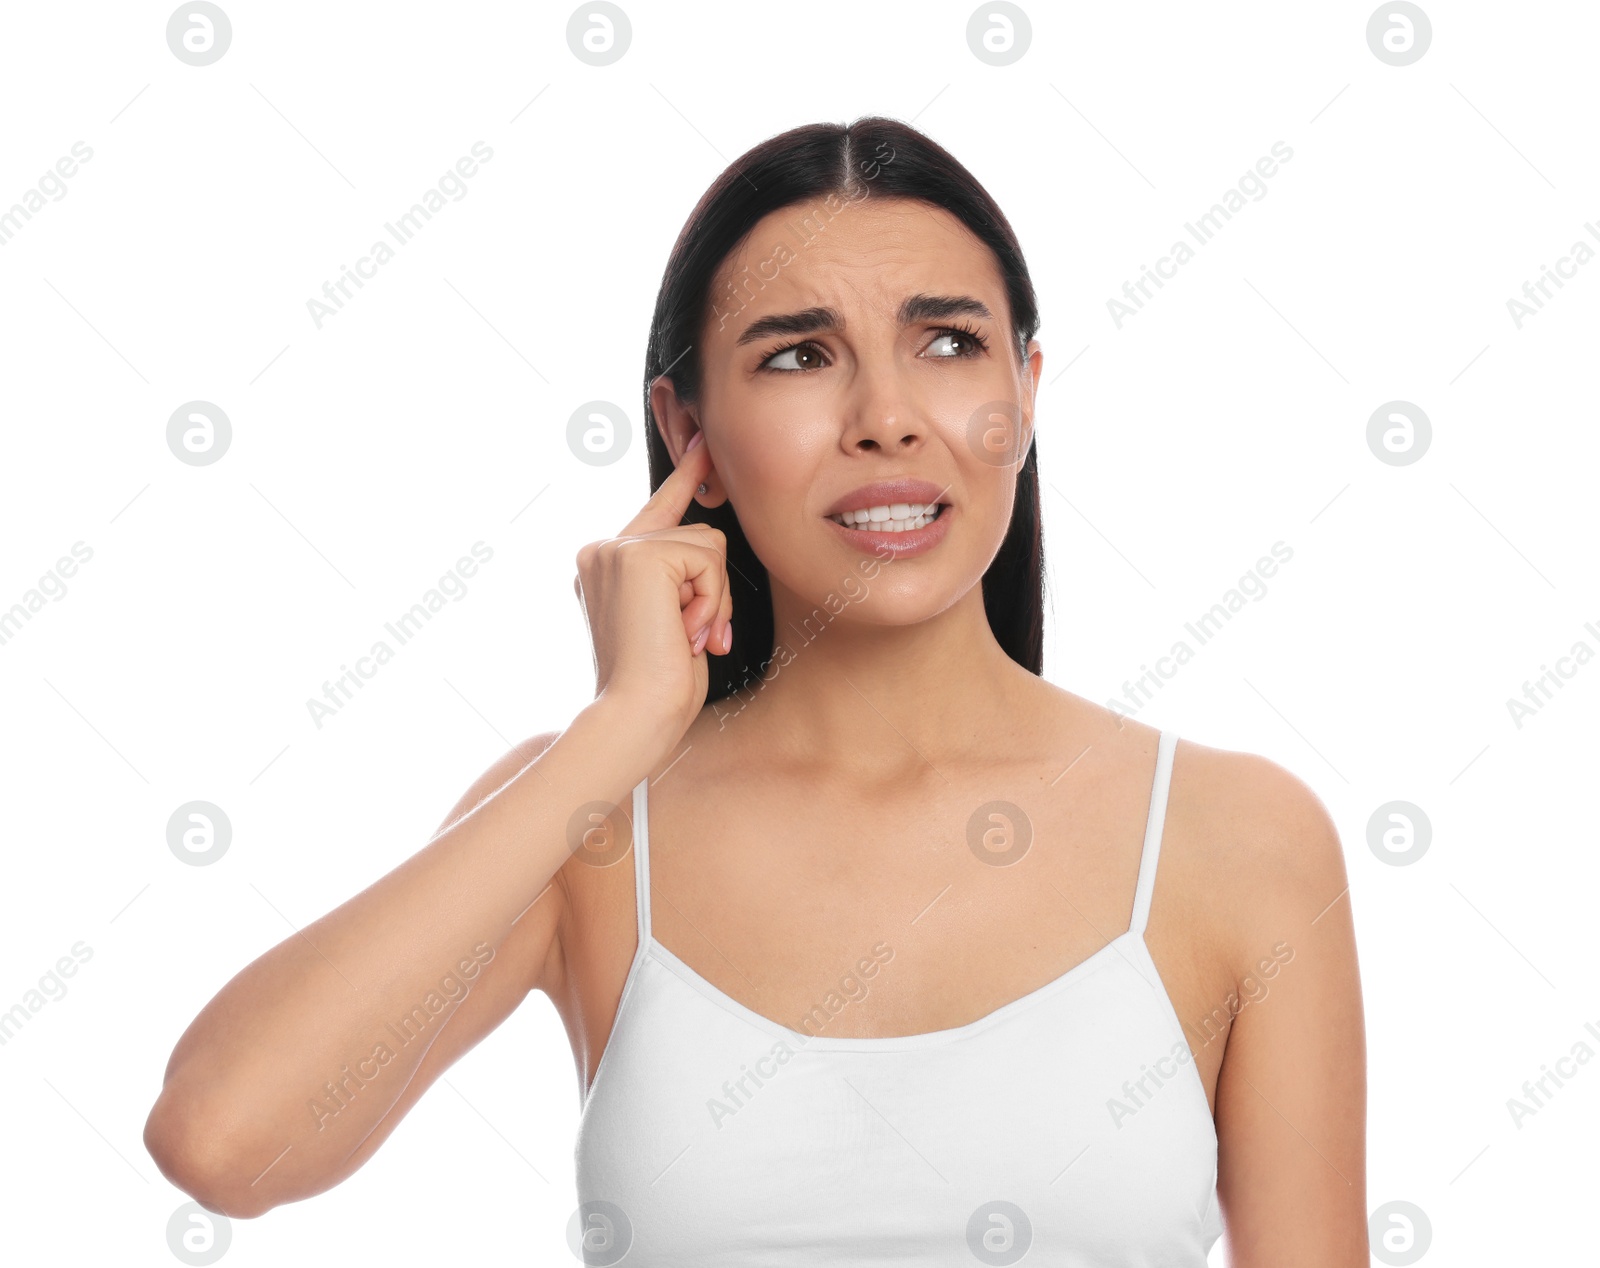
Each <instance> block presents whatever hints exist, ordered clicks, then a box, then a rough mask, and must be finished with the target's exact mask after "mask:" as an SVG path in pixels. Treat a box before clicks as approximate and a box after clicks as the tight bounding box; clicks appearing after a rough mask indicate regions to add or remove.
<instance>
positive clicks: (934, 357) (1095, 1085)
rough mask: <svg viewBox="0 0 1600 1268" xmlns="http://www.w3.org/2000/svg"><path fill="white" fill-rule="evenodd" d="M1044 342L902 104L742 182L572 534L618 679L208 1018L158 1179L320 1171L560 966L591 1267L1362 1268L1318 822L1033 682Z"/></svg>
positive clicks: (361, 1141) (1356, 1146)
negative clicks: (641, 472) (1214, 1253)
mask: <svg viewBox="0 0 1600 1268" xmlns="http://www.w3.org/2000/svg"><path fill="white" fill-rule="evenodd" d="M1037 326H1038V315H1037V311H1036V306H1035V300H1034V293H1033V288H1032V284H1031V282H1030V280H1029V277H1028V273H1027V269H1026V266H1025V264H1024V262H1023V258H1022V254H1021V251H1020V248H1019V246H1018V244H1017V241H1016V239H1015V237H1014V235H1013V233H1012V231H1011V228H1010V226H1009V224H1008V223H1007V221H1006V219H1005V217H1004V216H1003V215H1002V214H1001V212H1000V210H999V208H998V207H997V206H995V204H994V203H993V201H992V200H991V199H990V197H989V196H988V194H987V193H986V192H985V190H984V189H983V188H982V187H981V186H980V185H979V184H978V183H977V181H975V180H974V179H973V177H972V176H971V174H970V173H968V172H967V170H966V169H965V168H964V167H962V166H961V165H960V164H959V163H958V162H957V161H956V160H955V159H954V158H952V157H951V156H950V155H949V154H948V153H946V152H945V151H944V150H943V149H941V148H940V147H939V146H937V145H936V144H934V143H933V142H932V141H931V140H930V139H928V138H927V137H926V136H924V135H922V134H921V133H919V132H917V131H916V130H914V129H912V128H909V127H907V126H905V125H903V124H899V123H896V122H893V121H891V120H887V119H882V118H865V119H861V120H858V121H857V122H855V123H854V124H851V125H849V126H834V125H816V126H809V127H802V128H797V129H795V130H793V131H791V132H787V133H784V134H783V135H781V136H778V137H775V138H773V139H772V140H769V141H767V142H765V143H764V144H762V145H760V146H758V147H756V148H755V149H753V150H751V151H750V152H749V153H748V154H746V155H744V156H743V157H741V158H740V159H739V160H738V161H737V162H736V163H734V164H733V165H732V167H730V168H729V170H728V171H727V172H726V173H724V174H723V175H722V176H721V177H720V178H719V180H718V181H717V183H716V184H715V185H714V186H713V187H712V188H711V189H710V190H709V191H708V192H707V193H706V195H705V196H704V197H703V198H702V199H701V201H700V204H699V206H697V207H696V208H695V210H694V212H693V214H692V215H691V217H690V219H689V222H688V224H687V225H686V226H685V228H684V230H683V232H682V234H681V235H680V237H679V239H678V242H677V244H676V246H675V247H674V249H673V252H672V257H671V259H670V260H669V261H668V264H667V269H666V274H665V278H664V281H663V284H662V287H661V291H660V295H659V298H658V300H657V304H656V311H655V317H654V322H653V325H652V330H651V338H650V346H649V352H648V357H647V365H646V374H645V404H646V410H647V418H648V419H649V422H650V426H649V428H648V431H649V454H650V471H651V482H652V485H653V487H654V490H655V491H654V493H653V495H652V496H651V498H650V499H649V501H648V502H646V503H645V505H644V507H643V509H641V510H640V512H639V513H638V515H636V516H635V517H634V518H633V520H632V521H631V522H629V523H628V524H627V525H625V526H623V527H622V528H621V529H620V531H619V532H618V533H617V535H616V536H614V537H608V538H606V539H604V540H601V541H596V542H593V543H591V544H589V545H587V546H585V547H584V548H583V549H582V550H581V551H580V552H579V555H578V579H577V584H576V589H577V591H578V593H579V596H580V598H581V600H582V602H583V605H584V608H585V611H586V614H587V618H588V621H589V627H590V632H591V636H592V639H593V642H594V653H595V668H596V679H597V680H596V693H595V699H594V701H593V703H592V704H591V705H589V706H588V707H587V708H585V709H584V710H583V711H582V712H581V713H580V714H579V716H578V717H577V718H575V719H574V720H573V722H572V724H571V725H570V726H568V727H567V728H565V729H564V730H562V731H560V732H550V733H547V734H544V735H539V736H536V737H534V738H532V739H530V740H528V741H526V742H525V743H524V744H522V745H519V746H518V747H517V748H516V749H515V750H514V751H513V752H511V753H508V754H507V755H506V756H505V757H504V758H503V759H502V760H501V761H499V762H497V763H496V764H495V765H494V766H493V767H492V768H491V769H490V770H488V771H487V772H486V773H485V774H484V776H483V777H482V778H481V779H480V780H479V781H478V782H477V783H476V784H474V785H473V786H472V787H471V788H470V789H468V790H467V792H466V793H465V795H464V796H463V797H462V799H461V801H460V803H459V804H458V805H457V806H456V807H455V809H454V810H453V811H452V812H451V814H450V815H449V816H448V817H447V819H446V820H445V822H444V824H443V825H441V828H440V830H439V832H438V834H437V835H436V836H435V837H434V838H433V839H432V840H431V841H430V842H429V843H428V844H427V845H426V846H425V847H424V848H423V849H422V850H421V851H419V852H418V853H417V854H416V855H415V856H413V857H412V858H411V859H409V860H408V861H407V862H406V863H405V864H403V865H402V866H400V867H399V868H396V869H395V870H394V871H393V872H391V873H389V874H388V875H387V876H384V877H382V878H381V879H379V880H378V881H377V882H375V883H374V884H373V885H372V886H371V887H370V888H368V889H367V890H365V891H363V892H362V893H360V894H358V895H356V896H355V897H354V898H352V899H350V900H349V901H348V902H347V903H345V904H344V905H343V906H341V907H339V908H337V909H336V910H334V911H332V912H330V913H329V914H328V915H327V916H325V917H323V918H322V919H321V920H320V921H318V922H317V923H316V924H314V925H312V926H310V927H309V928H307V929H306V930H305V931H304V934H303V936H300V935H297V936H296V937H293V938H290V939H287V940H286V941H285V942H283V943H282V944H281V945H279V946H277V947H275V948H274V949H273V950H271V951H270V952H268V953H267V954H266V955H264V956H262V957H261V958H260V959H259V960H257V961H255V962H254V963H253V964H251V965H249V966H248V967H247V968H245V969H244V970H243V971H242V972H241V973H240V974H239V975H238V976H237V977H235V978H234V979H233V980H232V981H231V982H229V983H228V984H227V986H226V987H224V988H223V990H222V991H221V992H220V993H219V994H218V995H217V997H216V998H215V999H214V1000H213V1001H211V1003H210V1004H208V1005H207V1007H206V1008H205V1009H204V1010H203V1011H202V1012H201V1014H200V1015H199V1017H197V1018H196V1020H195V1022H194V1023H193V1024H192V1025H191V1026H190V1028H189V1029H188V1031H186V1032H185V1034H184V1035H183V1037H182V1039H181V1040H180V1041H179V1043H178V1046H177V1049H176V1051H175V1052H174V1053H173V1057H172V1061H171V1064H170V1066H169V1069H168V1072H167V1079H166V1084H165V1087H164V1089H163V1091H162V1093H161V1096H160V1098H159V1100H158V1101H157V1103H156V1105H155V1108H154V1110H153V1112H152V1114H151V1117H150V1122H149V1126H148V1128H147V1131H146V1140H147V1144H148V1146H149V1148H150V1150H151V1152H152V1154H153V1155H154V1156H155V1158H156V1159H157V1161H158V1162H159V1163H160V1165H161V1167H162V1170H163V1171H164V1172H165V1173H166V1174H167V1175H168V1176H169V1177H170V1178H171V1179H172V1180H173V1181H174V1182H175V1183H177V1184H178V1185H180V1186H181V1187H183V1188H184V1189H186V1190H187V1191H188V1192H190V1193H191V1194H192V1195H194V1196H195V1197H196V1198H197V1199H198V1200H199V1201H201V1202H202V1203H203V1204H205V1205H206V1206H208V1207H211V1208H213V1209H216V1210H219V1211H223V1212H226V1213H229V1214H234V1215H243V1216H250V1215H257V1214H260V1213H261V1212H263V1211H266V1210H268V1209H270V1208H271V1207H272V1206H274V1205H277V1204H280V1203H283V1202H290V1201H295V1200H298V1199H302V1198H305V1197H308V1196H310V1195H312V1194H314V1193H318V1192H321V1191H322V1190H324V1189H327V1188H328V1187H330V1186H332V1185H333V1184H336V1183H337V1182H338V1181H339V1180H341V1179H343V1178H344V1177H345V1176H347V1175H349V1174H350V1173H351V1172H352V1171H354V1170H355V1169H356V1168H357V1167H359V1166H360V1165H361V1164H362V1163H363V1162H364V1161H365V1160H366V1159H367V1158H368V1157H370V1156H371V1155H372V1153H373V1151H374V1150H376V1149H377V1148H378V1146H379V1144H380V1143H381V1142H382V1141H383V1140H384V1139H385V1138H386V1137H387V1136H388V1134H389V1133H390V1132H391V1131H392V1130H393V1129H394V1127H395V1125H396V1123H398V1122H399V1120H400V1119H401V1118H402V1117H403V1116H404V1115H405V1114H406V1112H407V1111H408V1110H409V1109H410V1108H411V1106H412V1105H413V1104H415V1102H416V1100H417V1098H418V1097H420V1096H421V1095H422V1094H423V1092H424V1091H425V1090H426V1089H427V1088H428V1087H429V1086H430V1085H431V1084H432V1083H433V1081H434V1080H435V1079H437V1078H438V1077H439V1075H440V1074H442V1073H443V1072H444V1071H445V1070H446V1069H448V1068H449V1066H450V1065H451V1063H452V1062H454V1061H455V1060H456V1059H457V1058H458V1057H460V1056H461V1055H462V1054H463V1053H464V1052H466V1051H467V1050H468V1049H470V1048H471V1047H472V1046H473V1045H475V1044H476V1043H477V1042H478V1041H479V1040H481V1039H482V1038H483V1037H484V1036H485V1035H486V1034H488V1033H489V1031H491V1030H492V1029H494V1027H495V1026H497V1025H498V1024H499V1023H500V1022H501V1021H503V1020H504V1019H505V1017H506V1016H507V1015H508V1014H509V1013H510V1012H511V1011H512V1010H513V1009H514V1008H515V1007H516V1006H517V1005H518V1004H519V1003H520V1002H521V1001H522V999H523V998H524V997H525V996H526V995H527V994H528V993H529V992H530V991H532V990H540V991H543V992H545V993H546V994H547V995H548V996H549V997H550V999H551V1000H552V1001H553V1003H554V1004H555V1006H556V1008H557V1009H558V1010H559V1011H560V1014H561V1016H562V1017H563V1019H564V1020H565V1022H566V1026H567V1029H568V1032H569V1034H570V1037H571V1041H572V1048H573V1053H574V1056H575V1060H576V1064H577V1068H578V1076H579V1091H580V1096H581V1098H582V1104H583V1117H582V1121H581V1129H580V1135H579V1140H578V1148H577V1166H578V1175H577V1179H578V1189H579V1197H580V1202H581V1205H580V1207H579V1210H578V1211H577V1212H576V1213H575V1214H574V1217H573V1224H572V1230H571V1237H572V1238H573V1242H574V1247H575V1249H576V1250H578V1251H579V1253H580V1254H581V1255H582V1256H583V1257H584V1259H585V1261H586V1262H590V1263H606V1264H611V1263H617V1262H620V1261H622V1260H623V1259H624V1257H626V1261H627V1262H630V1263H639V1264H643V1265H677V1264H685V1265H687V1264H694V1265H697V1266H699V1265H714V1264H716V1265H720V1264H729V1265H734V1264H737V1265H741V1266H743V1268H749V1266H751V1265H790V1264H811V1263H817V1262H834V1263H849V1264H875V1263H882V1262H885V1261H894V1262H904V1263H917V1264H962V1265H968V1264H974V1263H976V1264H1010V1263H1015V1262H1018V1261H1019V1260H1021V1259H1022V1258H1024V1257H1025V1256H1027V1257H1029V1262H1037V1263H1050V1264H1093V1265H1100V1266H1107V1268H1109V1266H1111V1265H1127V1266H1129V1268H1132V1266H1133V1265H1160V1266H1161V1268H1188V1266H1192V1265H1200V1264H1204V1263H1205V1262H1206V1256H1207V1253H1208V1252H1209V1250H1210V1249H1211V1247H1212V1246H1213V1245H1214V1243H1215V1242H1216V1241H1217V1239H1218V1238H1219V1237H1220V1236H1221V1235H1222V1232H1223V1230H1224V1227H1226V1230H1227V1232H1228V1243H1229V1250H1230V1260H1229V1262H1230V1263H1231V1264H1232V1265H1234V1268H1268V1266H1269V1265H1271V1266H1273V1268H1276V1266H1277V1265H1281V1264H1284V1263H1294V1264H1296V1265H1299V1266H1300V1268H1356V1266H1357V1265H1365V1264H1366V1263H1367V1262H1368V1256H1367V1235H1366V1215H1365V1172H1364V1130H1363V1122H1364V1117H1365V1071H1364V1036H1363V1026H1362V1011H1361V998H1360V984H1359V978H1358V973H1357V966H1356V955H1355V945H1354V936H1353V926H1352V920H1351V915H1350V905H1349V898H1348V895H1347V893H1346V888H1347V886H1346V879H1345V871H1344V864H1343V858H1342V855H1341V851H1340V846H1339V841H1338V838H1337V835H1336V833H1335V831H1334V828H1333V825H1332V824H1331V822H1330V820H1329V817H1328V815H1327V813H1326V811H1325V810H1324V808H1323V807H1322V805H1321V803H1320V802H1319V801H1318V800H1317V799H1316V797H1315V796H1314V795H1313V794H1312V793H1311V792H1310V791H1309V790H1308V789H1307V788H1306V787H1305V786H1304V785H1303V784H1302V783H1300V782H1299V781H1298V780H1296V779H1295V778H1294V777H1293V776H1291V775H1289V774H1287V773H1286V772H1284V771H1283V770H1282V769H1280V768H1279V767H1277V766H1275V765H1273V764H1272V763H1270V762H1267V761H1265V760H1263V759H1261V758H1257V757H1252V756H1248V755H1245V754H1239V753H1231V752H1225V751H1221V750H1217V749H1212V748H1206V747H1203V746H1201V745H1198V744H1195V743H1193V742H1191V741H1188V740H1183V741H1177V740H1176V739H1175V737H1174V736H1173V735H1172V734H1171V733H1170V732H1162V731H1157V730H1155V729H1152V728H1151V727H1148V726H1145V725H1143V724H1141V723H1137V722H1134V721H1132V720H1131V719H1129V718H1125V717H1119V716H1117V715H1116V714H1114V713H1112V712H1110V711H1108V710H1107V709H1105V708H1102V707H1101V706H1099V705H1096V704H1093V703H1091V702H1090V701H1088V700H1085V699H1083V698H1080V697H1079V696H1076V695H1073V694H1072V693H1070V692H1067V691H1065V690H1063V689H1061V688H1059V687H1056V686H1054V685H1052V684H1050V683H1048V682H1046V681H1045V680H1044V679H1043V677H1042V676H1041V673H1042V668H1043V666H1042V663H1041V662H1042V632H1043V622H1042V594H1043V571H1042V570H1043V553H1042V546H1041V537H1040V511H1039V474H1038V460H1037V449H1036V447H1035V445H1034V443H1033V441H1034V424H1035V418H1036V415H1035V393H1036V388H1037V385H1038V381H1039V374H1040V371H1041V367H1042V352H1041V351H1040V347H1039V344H1038V341H1037V340H1036V339H1034V337H1033V336H1034V332H1035V331H1036V329H1037ZM1175 527H1177V526H1175ZM451 984H453V986H452V985H451ZM353 986H355V987H359V994H358V993H356V991H354V990H352V987H353ZM395 1018H405V1019H408V1020H406V1021H404V1022H402V1023H401V1029H400V1031H396V1030H395V1028H394V1025H393V1019H395ZM330 1076H331V1077H330Z"/></svg>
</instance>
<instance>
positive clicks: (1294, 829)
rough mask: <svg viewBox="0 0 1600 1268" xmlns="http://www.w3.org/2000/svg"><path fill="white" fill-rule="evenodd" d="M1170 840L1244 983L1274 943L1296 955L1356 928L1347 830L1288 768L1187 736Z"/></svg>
mask: <svg viewBox="0 0 1600 1268" xmlns="http://www.w3.org/2000/svg"><path fill="white" fill-rule="evenodd" d="M1166 835H1167V837H1168V838H1170V839H1172V840H1173V841H1175V842H1177V843H1179V844H1178V852H1179V853H1180V854H1181V855H1182V856H1183V857H1184V858H1185V859H1186V861H1187V867H1186V868H1185V870H1187V871H1189V872H1190V873H1191V880H1192V883H1193V885H1194V886H1195V887H1196V888H1200V887H1203V889H1204V892H1205V895H1206V901H1207V902H1208V903H1209V904H1212V905H1214V913H1215V914H1214V920H1213V921H1212V928H1213V931H1214V933H1215V935H1216V937H1217V940H1218V945H1219V949H1220V950H1221V952H1222V953H1223V955H1224V957H1225V958H1226V960H1227V962H1228V963H1229V964H1230V965H1232V966H1233V967H1234V969H1235V972H1236V973H1237V974H1238V975H1239V976H1240V977H1241V978H1244V977H1248V976H1249V975H1251V974H1252V973H1254V972H1255V969H1256V966H1257V964H1258V963H1259V962H1260V961H1261V959H1262V958H1263V957H1264V956H1272V955H1273V954H1274V951H1273V948H1274V947H1279V946H1280V945H1281V944H1287V946H1288V948H1289V949H1290V950H1289V952H1288V953H1289V954H1292V953H1293V950H1292V949H1293V948H1294V947H1296V946H1305V945H1309V944H1310V943H1312V942H1313V941H1316V942H1321V941H1322V938H1323V935H1325V934H1327V933H1330V932H1332V930H1334V929H1335V928H1337V929H1339V930H1347V929H1348V927H1349V925H1350V911H1349V878H1348V874H1347V871H1346V867H1345V859H1344V850H1343V846H1342V845H1341V843H1340V840H1339V832H1338V828H1337V827H1336V825H1335V824H1334V821H1333V816H1332V815H1331V814H1330V812H1329V810H1328V807H1327V806H1326V805H1325V804H1324V803H1323V801H1322V799H1321V798H1320V797H1319V796H1318V795H1317V794H1316V792H1315V791H1314V790H1313V789H1312V788H1311V786H1310V785H1309V784H1308V783H1307V782H1306V781H1305V780H1304V779H1303V778H1301V777H1300V776H1299V775H1297V774H1295V773H1294V772H1293V771H1291V770H1290V769H1288V768H1287V767H1286V766H1284V765H1282V764H1280V763H1279V762H1276V761H1274V760H1272V759H1271V758H1268V757H1265V756H1262V755H1261V754H1258V753H1252V752H1243V751H1237V750H1232V749H1226V748H1220V747H1215V746H1211V745H1206V744H1202V743H1199V742H1197V741H1194V740H1189V739H1187V738H1180V740H1179V742H1178V745H1177V750H1176V752H1175V754H1174V758H1173V767H1172V784H1171V791H1170V793H1169V796H1168V807H1167V829H1166ZM1330 917H1332V918H1331V919H1330ZM1319 922H1320V923H1319ZM1278 954H1282V952H1281V951H1280V952H1279V953H1278Z"/></svg>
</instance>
